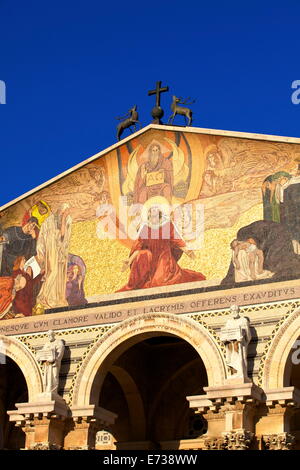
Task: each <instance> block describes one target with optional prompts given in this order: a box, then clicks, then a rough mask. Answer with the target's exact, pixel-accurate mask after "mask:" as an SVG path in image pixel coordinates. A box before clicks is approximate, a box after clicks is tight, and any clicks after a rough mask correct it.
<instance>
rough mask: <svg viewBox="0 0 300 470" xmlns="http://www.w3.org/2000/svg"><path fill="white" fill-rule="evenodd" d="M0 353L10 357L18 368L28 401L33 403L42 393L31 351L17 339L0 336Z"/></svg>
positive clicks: (40, 376)
mask: <svg viewBox="0 0 300 470" xmlns="http://www.w3.org/2000/svg"><path fill="white" fill-rule="evenodd" d="M0 353H2V354H4V355H6V356H8V357H10V358H11V359H12V360H13V361H14V362H15V363H16V364H17V366H19V367H20V369H21V371H22V373H23V375H24V378H25V380H26V384H27V388H28V400H29V401H34V399H35V397H36V395H37V394H39V393H42V391H43V381H42V375H41V371H40V368H39V366H38V363H37V362H36V360H35V357H34V355H33V354H32V353H31V351H30V350H29V349H28V348H27V347H26V346H25V345H24V344H22V343H21V342H20V341H18V339H17V338H12V337H11V336H4V335H0Z"/></svg>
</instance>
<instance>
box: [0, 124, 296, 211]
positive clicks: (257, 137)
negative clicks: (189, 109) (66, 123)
mask: <svg viewBox="0 0 300 470" xmlns="http://www.w3.org/2000/svg"><path fill="white" fill-rule="evenodd" d="M150 129H158V130H167V131H174V130H175V131H184V132H191V133H195V134H209V135H219V136H226V137H237V138H240V139H242V138H243V139H253V140H268V141H273V142H283V143H289V144H300V138H299V137H287V136H279V135H271V134H257V133H251V132H241V131H226V130H220V129H206V128H204V127H186V126H167V125H164V124H148V126H145V127H143V128H142V129H140V130H139V131H137V132H135V133H133V134H131V135H129V136H128V137H125V138H124V139H122V140H120V142H116V143H115V144H113V145H111V146H110V147H107V148H106V149H104V150H101V151H100V152H98V153H96V154H95V155H93V156H91V157H89V158H87V159H86V160H84V161H83V162H81V163H78V164H77V165H75V166H73V167H71V168H69V169H68V170H66V171H64V172H62V173H60V174H59V175H57V176H55V177H53V178H51V179H50V180H48V181H46V182H45V183H42V184H40V185H39V186H36V187H35V188H33V189H31V190H30V191H27V192H26V193H24V194H22V195H21V196H18V197H17V198H15V199H13V200H12V201H9V202H7V203H6V204H4V205H3V206H1V207H0V212H1V211H3V210H5V209H7V208H8V207H10V206H13V205H14V204H16V203H17V202H20V201H22V200H23V199H25V198H27V197H29V196H31V195H32V194H34V193H36V192H37V191H40V190H41V189H44V188H45V187H47V186H49V185H50V184H53V183H55V182H56V181H58V180H60V179H61V178H63V177H64V176H67V175H68V174H70V173H72V172H73V171H75V170H78V169H80V168H82V167H83V166H85V165H87V164H88V163H91V162H93V161H94V160H96V159H98V158H99V157H102V156H104V155H106V154H107V153H109V152H111V151H112V150H115V149H116V148H118V147H119V146H121V145H123V144H124V143H126V142H128V141H129V140H131V139H132V138H133V137H134V138H135V137H138V136H139V135H142V134H144V133H145V132H147V131H148V130H150Z"/></svg>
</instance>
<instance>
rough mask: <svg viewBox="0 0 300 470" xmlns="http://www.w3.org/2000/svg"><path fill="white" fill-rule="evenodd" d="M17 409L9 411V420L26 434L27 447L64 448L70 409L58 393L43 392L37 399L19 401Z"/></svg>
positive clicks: (36, 448)
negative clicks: (27, 401) (24, 401)
mask: <svg viewBox="0 0 300 470" xmlns="http://www.w3.org/2000/svg"><path fill="white" fill-rule="evenodd" d="M16 407H17V410H12V411H8V415H9V420H10V421H15V423H16V426H19V427H21V428H22V429H23V431H24V432H25V434H26V442H25V449H29V450H31V449H32V450H49V449H62V448H63V441H64V427H65V420H66V418H67V417H68V415H69V409H68V406H67V405H66V402H65V400H64V399H63V398H62V397H60V396H59V395H57V394H49V393H42V394H40V395H38V396H37V399H36V401H34V402H29V403H17V404H16Z"/></svg>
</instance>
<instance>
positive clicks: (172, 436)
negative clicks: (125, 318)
mask: <svg viewBox="0 0 300 470" xmlns="http://www.w3.org/2000/svg"><path fill="white" fill-rule="evenodd" d="M143 338H144V335H142V336H141V341H140V342H138V343H137V344H134V345H133V346H131V345H130V343H129V344H128V349H126V350H125V351H124V350H123V352H121V353H120V355H119V356H118V355H117V354H116V351H115V353H114V357H115V359H114V362H113V363H112V364H111V365H110V367H109V369H108V372H107V374H106V376H105V379H104V382H103V385H102V388H101V390H100V391H99V402H98V404H99V406H101V407H103V408H106V409H108V410H110V411H112V412H114V413H116V414H117V415H118V419H117V420H116V423H115V424H114V425H113V426H112V428H111V433H112V435H113V438H114V440H115V441H116V443H115V445H116V448H117V449H131V448H133V449H136V448H143V449H147V448H152V449H159V448H168V447H169V448H174V447H175V448H176V447H178V446H179V441H180V440H182V439H194V438H197V437H200V436H201V435H202V434H203V433H205V431H206V423H205V422H204V420H203V419H202V418H201V417H199V416H198V415H195V414H194V412H193V410H190V409H189V406H188V402H187V400H186V396H189V395H195V394H202V393H204V392H203V387H205V386H207V384H208V382H207V374H206V370H205V367H204V364H203V361H202V360H201V358H200V357H199V355H198V354H197V352H196V350H195V349H194V348H193V347H192V346H191V345H190V344H188V343H187V342H186V341H184V340H182V339H181V338H178V337H176V336H173V335H158V334H157V333H156V334H152V335H151V334H148V335H147V338H146V339H143ZM123 348H124V345H123ZM123 348H122V349H123ZM107 360H108V361H109V360H110V358H109V357H108V358H107ZM99 374H101V368H100V370H99V371H98V374H97V375H98V377H99ZM97 381H98V380H97V376H96V378H95V383H97Z"/></svg>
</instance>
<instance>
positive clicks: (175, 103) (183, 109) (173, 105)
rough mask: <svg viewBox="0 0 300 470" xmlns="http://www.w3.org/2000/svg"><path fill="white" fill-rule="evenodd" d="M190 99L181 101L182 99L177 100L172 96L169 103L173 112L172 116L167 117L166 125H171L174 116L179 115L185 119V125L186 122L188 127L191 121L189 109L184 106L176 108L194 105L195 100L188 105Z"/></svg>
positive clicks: (191, 114)
mask: <svg viewBox="0 0 300 470" xmlns="http://www.w3.org/2000/svg"><path fill="white" fill-rule="evenodd" d="M189 100H190V98H187V99H186V100H183V99H182V98H178V97H177V96H174V95H173V101H172V103H171V110H172V111H173V114H172V115H171V116H170V117H169V120H168V124H169V123H171V124H173V121H174V118H175V116H176V114H179V115H181V116H184V117H185V123H186V122H187V120H188V123H187V125H188V126H190V125H191V124H192V121H193V111H192V110H191V109H190V108H186V107H184V106H178V105H179V104H193V103H195V100H193V101H191V102H190V103H188V101H189Z"/></svg>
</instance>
